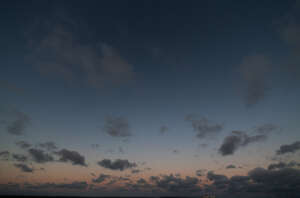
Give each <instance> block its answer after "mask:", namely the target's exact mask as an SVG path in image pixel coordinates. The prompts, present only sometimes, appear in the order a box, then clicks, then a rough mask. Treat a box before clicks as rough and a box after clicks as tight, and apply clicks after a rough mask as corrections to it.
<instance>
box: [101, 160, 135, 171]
mask: <svg viewBox="0 0 300 198" xmlns="http://www.w3.org/2000/svg"><path fill="white" fill-rule="evenodd" d="M98 165H99V166H102V167H104V168H107V169H111V170H120V171H123V170H126V169H130V168H134V167H137V164H136V163H133V162H129V161H128V160H122V159H116V160H115V161H111V160H110V159H103V160H101V161H99V162H98Z"/></svg>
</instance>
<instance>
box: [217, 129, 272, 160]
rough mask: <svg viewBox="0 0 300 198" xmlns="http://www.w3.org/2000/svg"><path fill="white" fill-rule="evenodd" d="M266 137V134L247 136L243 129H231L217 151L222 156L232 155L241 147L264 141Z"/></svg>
mask: <svg viewBox="0 0 300 198" xmlns="http://www.w3.org/2000/svg"><path fill="white" fill-rule="evenodd" d="M266 139H267V135H265V134H259V135H253V136H249V135H247V134H246V133H245V132H243V131H232V134H231V135H229V136H227V137H225V139H224V140H223V143H222V145H221V147H220V148H219V153H221V154H222V155H223V156H226V155H232V154H234V152H235V151H236V150H237V149H239V148H241V147H245V146H247V145H249V144H251V143H254V142H259V141H264V140H266Z"/></svg>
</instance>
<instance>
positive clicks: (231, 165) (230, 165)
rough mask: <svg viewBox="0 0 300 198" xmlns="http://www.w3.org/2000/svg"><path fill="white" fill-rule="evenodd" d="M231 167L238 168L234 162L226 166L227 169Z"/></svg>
mask: <svg viewBox="0 0 300 198" xmlns="http://www.w3.org/2000/svg"><path fill="white" fill-rule="evenodd" d="M230 168H236V166H235V165H233V164H229V165H228V166H226V169H230Z"/></svg>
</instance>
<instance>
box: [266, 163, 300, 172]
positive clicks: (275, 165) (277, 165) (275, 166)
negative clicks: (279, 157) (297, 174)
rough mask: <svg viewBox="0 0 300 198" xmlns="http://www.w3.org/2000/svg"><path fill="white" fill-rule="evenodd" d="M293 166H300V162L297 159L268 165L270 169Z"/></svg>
mask: <svg viewBox="0 0 300 198" xmlns="http://www.w3.org/2000/svg"><path fill="white" fill-rule="evenodd" d="M293 167H300V163H298V162H295V161H291V162H289V163H285V162H278V163H273V164H270V165H269V166H268V170H275V169H283V168H293Z"/></svg>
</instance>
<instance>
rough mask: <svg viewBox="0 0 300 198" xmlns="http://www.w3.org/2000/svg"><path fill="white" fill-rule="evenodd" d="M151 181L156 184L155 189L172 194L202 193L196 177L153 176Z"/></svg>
mask: <svg viewBox="0 0 300 198" xmlns="http://www.w3.org/2000/svg"><path fill="white" fill-rule="evenodd" d="M150 181H152V182H153V183H154V184H155V187H157V188H159V189H161V190H163V191H165V192H170V193H195V192H200V191H201V188H200V187H199V186H198V185H197V184H198V182H199V179H198V178H196V177H189V176H186V177H185V178H181V177H179V176H174V175H173V174H170V175H162V176H160V177H156V176H151V177H150Z"/></svg>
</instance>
